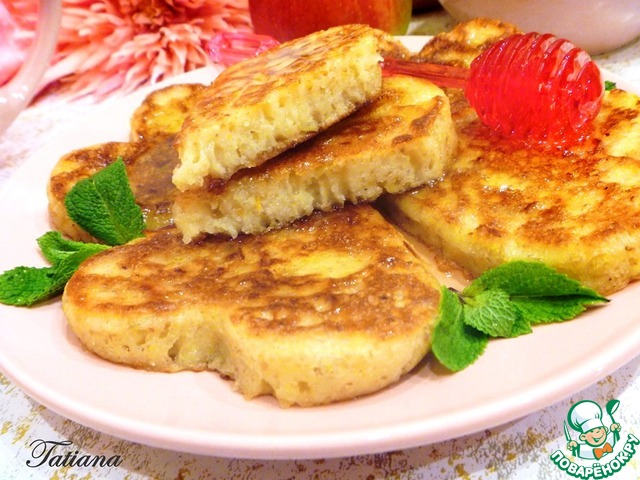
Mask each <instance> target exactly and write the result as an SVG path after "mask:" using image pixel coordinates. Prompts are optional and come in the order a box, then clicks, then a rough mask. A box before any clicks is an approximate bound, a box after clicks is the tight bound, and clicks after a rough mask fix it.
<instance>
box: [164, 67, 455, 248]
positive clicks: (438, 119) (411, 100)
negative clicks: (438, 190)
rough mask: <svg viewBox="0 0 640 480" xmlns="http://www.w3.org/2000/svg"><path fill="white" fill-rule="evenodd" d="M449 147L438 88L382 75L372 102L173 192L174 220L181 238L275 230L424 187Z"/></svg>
mask: <svg viewBox="0 0 640 480" xmlns="http://www.w3.org/2000/svg"><path fill="white" fill-rule="evenodd" d="M455 147H456V135H455V132H454V128H453V123H452V120H451V114H450V108H449V102H448V99H447V97H446V96H445V95H444V93H443V92H442V90H440V89H439V88H438V87H436V86H435V85H433V84H432V83H431V82H429V81H428V80H424V79H419V78H413V77H405V76H400V75H398V76H393V77H386V78H385V79H384V82H383V89H382V93H381V94H380V96H379V98H378V99H377V100H375V101H374V102H372V103H370V104H368V105H366V106H364V107H362V108H361V109H360V110H358V111H357V112H356V113H354V114H353V115H351V116H349V117H347V118H346V119H344V120H342V121H341V122H340V123H338V124H336V125H334V126H333V127H331V128H329V129H328V130H326V131H324V132H322V133H320V134H318V135H317V136H315V137H313V138H312V139H310V140H308V141H307V142H305V143H303V144H301V145H298V146H297V147H296V148H294V149H291V150H289V151H287V152H285V153H283V154H282V155H280V156H278V157H276V158H274V159H271V160H270V161H268V162H266V163H264V164H262V165H261V166H260V167H255V168H252V169H244V170H242V171H240V172H238V173H237V174H236V175H234V176H233V177H231V179H229V180H228V181H226V182H224V183H223V182H210V183H209V184H207V185H206V186H204V187H202V188H198V189H192V190H189V191H186V192H183V193H180V194H179V195H178V196H177V197H176V202H175V205H174V210H173V214H174V221H175V224H176V226H177V227H178V228H179V229H180V230H181V231H182V233H183V234H184V238H185V241H191V240H192V239H193V238H195V237H197V236H198V235H199V234H201V233H222V234H226V235H230V236H236V235H238V234H239V233H240V232H244V233H259V232H263V231H266V230H269V229H273V228H279V227H282V226H283V225H287V224H288V223H291V222H292V221H294V220H296V219H298V218H301V217H303V216H305V215H309V214H310V213H311V212H312V211H314V210H324V211H327V210H331V209H333V208H336V207H339V206H342V205H344V204H345V203H347V202H350V203H359V202H367V201H372V200H375V199H376V198H377V197H378V196H380V195H381V194H382V193H384V192H392V193H399V192H403V191H406V190H408V189H411V188H415V187H417V186H420V185H423V184H425V183H426V182H428V181H430V180H433V179H435V178H438V177H440V176H441V175H442V173H443V171H444V170H445V167H446V166H447V165H448V163H449V161H450V160H451V158H452V156H453V153H454V151H455Z"/></svg>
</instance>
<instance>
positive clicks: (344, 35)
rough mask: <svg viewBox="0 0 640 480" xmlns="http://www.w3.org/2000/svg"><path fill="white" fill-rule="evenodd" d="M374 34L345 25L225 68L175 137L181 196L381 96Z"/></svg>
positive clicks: (365, 28)
mask: <svg viewBox="0 0 640 480" xmlns="http://www.w3.org/2000/svg"><path fill="white" fill-rule="evenodd" d="M381 60H382V57H381V56H380V55H379V53H378V34H377V33H376V32H375V31H374V29H372V28H370V27H368V26H364V25H345V26H340V27H334V28H330V29H328V30H323V31H320V32H316V33H312V34H310V35H308V36H306V37H302V38H299V39H295V40H292V41H290V42H286V43H283V44H280V45H278V46H276V47H274V48H272V49H270V50H268V51H265V52H263V53H262V54H260V55H258V56H256V57H252V58H249V59H247V60H244V61H242V62H239V63H237V64H235V65H232V66H231V67H229V68H227V69H226V70H224V71H223V72H222V73H221V74H220V75H219V76H218V77H217V78H216V79H215V80H214V82H213V83H212V84H211V85H210V86H209V87H207V89H206V90H205V91H204V92H202V94H201V96H200V100H199V101H198V102H197V104H196V106H195V108H194V109H193V110H192V111H191V112H190V114H189V116H188V117H187V119H186V121H185V123H184V125H183V127H182V130H181V131H180V133H179V134H178V136H177V139H176V148H177V150H178V153H179V157H180V165H179V166H178V168H177V169H176V171H175V173H174V176H173V181H174V183H175V184H176V186H177V187H178V189H179V190H181V191H185V190H188V189H193V188H196V187H202V186H203V185H204V184H206V183H207V181H208V179H209V180H210V179H222V180H226V179H228V178H229V177H230V176H231V175H232V174H233V173H235V172H236V171H238V170H240V169H241V168H250V167H255V166H257V165H260V164H261V163H263V162H264V161H266V160H268V159H269V158H272V157H274V156H276V155H277V154H279V153H282V152H284V151H285V150H287V149H289V148H291V147H292V146H294V145H296V144H298V143H300V142H302V141H304V140H306V139H308V138H309V137H311V136H312V135H314V134H316V133H317V132H318V131H321V130H323V129H325V128H327V127H329V126H330V125H332V124H334V123H335V122H337V121H338V120H340V119H342V118H344V117H346V116H347V115H349V114H350V113H352V112H354V111H355V110H356V109H357V108H358V107H360V106H362V105H364V104H365V103H366V102H368V101H370V100H372V99H374V98H375V97H377V96H378V94H379V93H380V88H381V83H382V70H381V67H380V65H379V62H380V61H381Z"/></svg>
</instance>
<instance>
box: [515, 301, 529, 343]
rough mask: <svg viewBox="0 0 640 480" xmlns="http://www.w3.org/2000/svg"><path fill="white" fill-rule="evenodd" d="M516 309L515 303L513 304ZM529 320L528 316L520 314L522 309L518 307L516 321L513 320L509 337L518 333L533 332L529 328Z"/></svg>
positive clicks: (518, 334) (526, 333)
mask: <svg viewBox="0 0 640 480" xmlns="http://www.w3.org/2000/svg"><path fill="white" fill-rule="evenodd" d="M514 307H515V308H516V309H517V305H515V304H514ZM531 323H532V322H531V321H530V320H529V318H528V317H526V316H525V315H523V314H522V311H520V310H519V309H518V315H516V321H515V322H513V328H512V329H511V335H510V337H509V338H515V337H519V336H520V335H528V334H529V333H531V332H533V328H531Z"/></svg>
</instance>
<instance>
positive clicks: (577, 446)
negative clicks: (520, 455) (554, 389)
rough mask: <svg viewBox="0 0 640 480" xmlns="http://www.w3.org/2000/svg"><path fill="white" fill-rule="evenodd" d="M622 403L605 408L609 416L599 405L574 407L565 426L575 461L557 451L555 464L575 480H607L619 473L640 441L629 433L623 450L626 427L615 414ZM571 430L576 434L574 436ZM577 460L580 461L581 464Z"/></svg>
mask: <svg viewBox="0 0 640 480" xmlns="http://www.w3.org/2000/svg"><path fill="white" fill-rule="evenodd" d="M619 406H620V402H619V401H618V400H610V401H609V402H607V404H606V406H605V412H606V415H603V413H604V412H603V410H602V408H601V407H600V405H598V404H597V403H596V402H593V401H591V400H583V401H581V402H578V403H576V404H575V405H573V406H572V407H571V409H570V410H569V413H567V420H566V421H565V422H564V436H565V439H566V440H567V445H566V448H567V450H568V451H569V452H570V453H571V456H572V457H573V458H569V457H567V456H565V454H564V452H563V451H562V450H556V451H555V452H553V454H552V455H551V457H550V458H551V460H552V461H553V463H554V464H556V466H557V467H558V468H560V469H561V470H564V471H566V473H567V474H569V475H570V476H572V477H575V478H583V479H592V478H593V479H597V478H607V477H610V476H611V475H613V474H615V473H618V472H619V471H620V470H621V469H622V467H624V466H625V465H626V464H627V463H628V462H629V460H631V458H632V457H633V455H635V453H636V445H638V444H640V440H638V438H636V437H635V436H634V435H633V434H631V433H629V434H628V435H627V438H626V440H625V442H624V445H623V446H622V447H621V448H620V443H621V442H620V432H621V431H622V427H621V425H620V424H619V423H617V422H616V421H615V420H614V418H613V414H614V413H615V412H616V411H617V410H618V407H619ZM569 427H571V429H572V430H574V433H573V435H575V434H576V433H577V434H578V436H577V439H574V438H573V436H572V433H571V432H570V431H569ZM574 458H575V459H579V460H578V461H577V462H576V461H574Z"/></svg>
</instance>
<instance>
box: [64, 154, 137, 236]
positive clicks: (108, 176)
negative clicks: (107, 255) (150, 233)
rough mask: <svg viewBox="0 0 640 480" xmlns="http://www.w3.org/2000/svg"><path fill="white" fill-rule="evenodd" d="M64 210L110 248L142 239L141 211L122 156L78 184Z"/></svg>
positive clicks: (67, 200)
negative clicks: (110, 246) (135, 239)
mask: <svg viewBox="0 0 640 480" xmlns="http://www.w3.org/2000/svg"><path fill="white" fill-rule="evenodd" d="M65 207H66V209H67V213H68V214H69V217H70V218H71V219H72V220H73V221H74V222H76V223H77V224H78V225H80V226H81V227H82V228H83V229H84V230H86V231H87V232H89V233H90V234H91V235H93V236H94V237H96V238H98V239H100V240H101V241H103V242H104V243H106V244H107V245H122V244H125V243H127V242H129V241H131V240H133V239H134V238H137V237H140V236H142V231H143V229H144V218H143V216H142V210H141V209H140V207H139V206H138V205H137V204H136V202H135V198H134V196H133V192H132V191H131V186H130V184H129V180H128V178H127V171H126V169H125V166H124V162H123V161H122V158H121V157H119V158H118V159H117V160H116V161H115V162H113V163H111V164H110V165H108V166H107V167H105V168H103V169H102V170H100V171H99V172H97V173H96V174H94V175H93V176H91V177H89V178H85V179H84V180H81V181H79V182H78V183H76V184H75V185H74V186H73V188H72V189H71V191H69V193H68V194H67V196H66V197H65Z"/></svg>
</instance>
